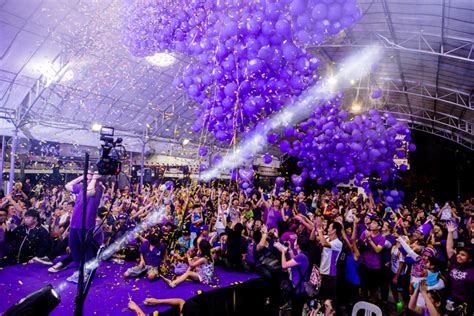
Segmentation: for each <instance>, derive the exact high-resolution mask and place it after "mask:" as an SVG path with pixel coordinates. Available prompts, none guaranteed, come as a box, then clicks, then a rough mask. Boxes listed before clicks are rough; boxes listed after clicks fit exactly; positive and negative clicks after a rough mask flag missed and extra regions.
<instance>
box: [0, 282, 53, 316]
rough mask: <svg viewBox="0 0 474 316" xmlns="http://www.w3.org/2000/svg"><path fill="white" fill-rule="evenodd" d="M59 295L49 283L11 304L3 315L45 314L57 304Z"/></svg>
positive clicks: (39, 315)
mask: <svg viewBox="0 0 474 316" xmlns="http://www.w3.org/2000/svg"><path fill="white" fill-rule="evenodd" d="M60 302H61V296H60V295H59V294H58V293H57V292H56V291H55V290H54V289H53V286H52V285H51V284H48V285H46V286H45V287H43V288H42V289H39V290H38V291H35V292H33V293H31V294H30V295H28V296H26V297H24V298H22V299H21V300H19V301H18V302H16V303H15V305H13V306H11V307H10V308H9V309H8V310H7V311H6V312H5V313H4V314H3V315H4V316H18V315H22V316H30V315H31V316H33V315H35V316H46V315H49V313H51V311H52V310H53V309H54V308H55V307H56V306H58V304H59V303H60Z"/></svg>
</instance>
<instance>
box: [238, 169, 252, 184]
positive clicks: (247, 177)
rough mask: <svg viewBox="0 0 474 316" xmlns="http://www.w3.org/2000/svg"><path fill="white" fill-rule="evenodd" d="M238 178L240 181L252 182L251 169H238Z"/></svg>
mask: <svg viewBox="0 0 474 316" xmlns="http://www.w3.org/2000/svg"><path fill="white" fill-rule="evenodd" d="M239 177H240V179H242V180H244V181H247V182H252V180H253V170H252V169H240V170H239Z"/></svg>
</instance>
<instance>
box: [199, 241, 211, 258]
mask: <svg viewBox="0 0 474 316" xmlns="http://www.w3.org/2000/svg"><path fill="white" fill-rule="evenodd" d="M199 250H200V251H201V257H206V258H208V259H209V260H210V259H211V258H212V257H211V244H210V243H209V241H207V240H205V239H202V240H201V241H200V242H199Z"/></svg>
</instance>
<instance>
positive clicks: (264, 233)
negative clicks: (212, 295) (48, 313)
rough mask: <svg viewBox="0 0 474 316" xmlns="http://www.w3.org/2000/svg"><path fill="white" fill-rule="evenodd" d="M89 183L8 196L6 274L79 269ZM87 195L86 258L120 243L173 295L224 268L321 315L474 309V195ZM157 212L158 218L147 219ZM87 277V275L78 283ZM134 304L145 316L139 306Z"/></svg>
mask: <svg viewBox="0 0 474 316" xmlns="http://www.w3.org/2000/svg"><path fill="white" fill-rule="evenodd" d="M81 181H82V177H79V178H77V179H75V180H73V181H71V182H69V183H68V184H66V185H65V186H48V185H40V186H36V187H32V186H31V184H30V183H29V182H25V183H23V184H22V183H17V184H16V185H15V187H14V190H13V191H12V192H11V193H10V194H7V195H6V196H5V197H3V198H2V199H1V201H0V255H1V256H0V266H5V265H10V264H18V263H33V262H37V263H41V264H44V265H47V266H49V267H48V271H49V272H51V273H55V272H58V271H61V270H63V269H65V268H66V267H67V266H68V265H70V264H73V263H74V264H76V265H78V263H79V261H80V251H79V249H80V245H81V243H82V241H81V238H80V237H81V231H82V223H81V214H82V205H83V187H82V182H81ZM86 190H87V192H86V197H87V212H86V215H87V216H86V226H85V228H86V229H87V238H86V251H85V253H86V254H85V255H86V259H91V258H93V257H94V256H95V253H96V252H97V250H98V249H99V248H100V246H101V245H105V246H107V245H113V244H119V246H120V247H118V248H117V249H119V251H117V252H115V253H113V254H112V255H111V256H110V257H108V258H105V259H106V260H113V261H116V262H122V261H123V260H126V261H132V262H134V263H135V265H134V266H133V267H131V268H129V269H128V270H127V271H126V272H125V274H124V276H123V277H124V278H135V277H140V276H144V277H146V278H147V279H149V280H154V279H157V278H162V279H163V280H164V281H165V282H166V283H167V284H168V285H169V286H170V287H176V286H178V287H179V286H180V283H182V282H183V281H185V280H191V281H194V282H200V283H202V284H209V285H212V284H214V283H215V282H216V280H217V279H216V274H215V271H214V267H215V266H216V265H221V266H223V267H224V268H225V269H229V270H236V271H255V272H257V273H258V274H259V275H261V276H262V280H263V282H266V283H267V285H268V286H267V287H266V288H267V289H268V293H267V296H268V299H267V304H269V305H272V306H276V307H277V308H279V309H281V310H284V309H287V310H289V311H291V314H292V315H302V314H306V315H315V314H316V310H317V309H319V310H320V312H322V311H323V310H324V312H323V313H324V315H335V314H337V315H340V314H341V315H342V314H344V313H347V312H349V313H350V311H351V310H352V307H353V305H354V304H355V303H356V302H358V301H360V300H364V301H369V302H372V303H375V304H376V305H378V306H380V307H381V308H382V309H383V311H384V313H386V314H389V313H390V312H392V311H395V310H396V311H397V312H399V313H403V314H408V315H410V314H416V315H432V316H433V315H444V314H449V315H473V312H474V308H473V306H474V303H473V302H474V291H472V289H473V288H474V263H473V258H474V253H473V243H474V222H473V220H472V215H473V213H474V205H473V203H474V200H472V199H471V200H467V201H465V202H464V203H462V204H455V203H452V202H449V203H446V204H444V205H443V207H439V206H438V204H435V203H434V201H430V202H426V203H421V202H420V201H417V200H415V201H413V202H412V203H406V204H405V206H403V207H400V208H390V207H387V206H386V204H385V201H384V200H383V198H381V199H380V200H379V199H374V197H373V196H372V195H368V196H365V195H362V194H357V193H354V192H333V191H329V190H308V191H306V194H305V192H303V191H302V192H299V193H295V192H292V191H290V190H277V188H276V187H275V188H267V189H266V190H264V189H262V188H258V189H255V190H253V191H252V192H251V193H250V194H248V193H246V191H243V190H239V189H238V186H237V185H235V184H231V185H220V184H218V183H215V184H214V185H199V184H193V185H190V186H188V187H180V188H173V187H169V186H166V187H165V186H163V185H147V186H145V187H144V188H143V189H142V190H141V191H142V192H141V193H137V191H138V190H137V188H136V187H135V186H132V187H128V186H126V187H124V188H122V189H120V190H119V189H118V188H117V187H116V184H115V182H114V181H110V179H105V178H103V179H101V178H100V177H99V175H98V174H96V173H92V172H91V173H90V174H89V175H88V185H87V188H86ZM157 212H158V213H159V214H161V216H160V217H159V218H158V219H156V220H155V221H153V222H151V223H150V222H149V221H147V219H149V218H150V217H151V216H152V214H156V213H157ZM143 223H146V224H145V225H143ZM140 225H141V226H142V227H141V229H140V230H138V233H137V230H136V227H138V226H140ZM57 258H61V260H59V261H57ZM55 259H56V260H55ZM55 261H57V262H55ZM54 262H55V263H54ZM53 263H54V264H53ZM88 273H89V271H87V270H86V277H87V275H88ZM78 277H79V274H78V273H77V272H76V273H74V274H73V275H72V276H70V277H69V278H68V280H69V281H71V282H77V280H78ZM314 278H316V279H317V280H314ZM311 281H313V283H312V284H313V285H314V284H317V286H318V287H319V284H320V288H318V289H317V292H318V293H317V295H315V296H314V295H310V294H309V292H308V289H307V285H308V284H309V283H310V282H311ZM315 281H316V282H315ZM319 282H320V283H319ZM313 294H314V293H313ZM315 302H316V303H315ZM318 302H321V303H318ZM161 303H164V304H173V305H178V306H180V308H183V306H184V305H185V303H184V301H182V300H179V299H176V300H159V299H154V298H150V299H147V300H146V301H145V302H144V304H147V305H154V304H161ZM130 308H131V309H133V310H134V311H136V312H137V314H139V315H141V314H140V313H143V312H142V311H141V309H140V308H139V307H138V305H137V304H136V303H134V302H130Z"/></svg>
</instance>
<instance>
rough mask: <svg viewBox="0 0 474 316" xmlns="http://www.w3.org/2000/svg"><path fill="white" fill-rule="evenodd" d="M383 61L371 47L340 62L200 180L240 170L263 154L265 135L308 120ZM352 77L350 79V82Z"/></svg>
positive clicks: (376, 49) (378, 51)
mask: <svg viewBox="0 0 474 316" xmlns="http://www.w3.org/2000/svg"><path fill="white" fill-rule="evenodd" d="M380 58H381V49H380V48H379V47H368V48H366V49H364V50H363V51H361V52H359V53H356V54H353V55H352V56H350V57H348V58H347V59H346V60H344V61H343V62H341V66H340V67H339V69H338V71H337V73H336V74H335V75H333V76H332V77H330V78H326V79H324V80H321V81H319V82H318V83H316V84H315V85H314V86H312V87H311V88H309V89H308V90H306V91H305V92H304V93H303V94H302V95H301V96H300V97H299V98H298V100H297V101H296V102H294V103H293V104H289V105H287V106H286V107H285V108H284V109H283V110H282V111H281V112H278V113H276V114H274V115H273V116H272V117H270V119H268V120H263V121H261V122H260V123H258V124H257V125H256V127H255V131H254V132H253V133H252V134H251V135H250V136H248V137H247V138H245V139H244V140H243V142H241V144H240V145H239V146H238V147H237V148H236V149H235V150H234V151H233V152H232V153H230V154H229V155H227V157H226V159H224V160H222V161H221V162H220V163H218V164H217V165H216V166H214V167H213V168H211V169H209V170H207V171H205V172H203V173H202V174H201V177H200V179H201V180H203V181H209V180H210V179H212V178H216V177H218V176H219V175H220V174H221V173H222V172H224V171H226V170H230V169H233V168H236V167H239V166H241V165H243V164H244V163H245V161H246V160H247V159H246V157H248V156H250V155H255V154H257V153H260V152H262V151H263V150H264V149H265V147H266V146H267V144H268V141H267V138H266V135H267V134H268V133H269V132H271V131H275V130H279V129H282V128H283V127H285V126H287V125H293V124H296V123H298V122H301V121H302V120H304V119H305V118H307V117H308V116H309V115H310V114H311V112H312V111H313V110H314V109H315V108H316V107H318V106H320V105H321V104H322V102H324V101H327V100H329V99H331V98H332V97H334V96H336V95H337V93H338V91H341V90H343V89H344V88H346V87H348V86H350V85H351V80H359V79H361V78H363V77H365V76H366V75H368V74H369V73H370V69H371V66H372V65H373V64H374V63H376V62H377V61H378V60H379V59H380ZM348 78H350V79H348Z"/></svg>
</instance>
